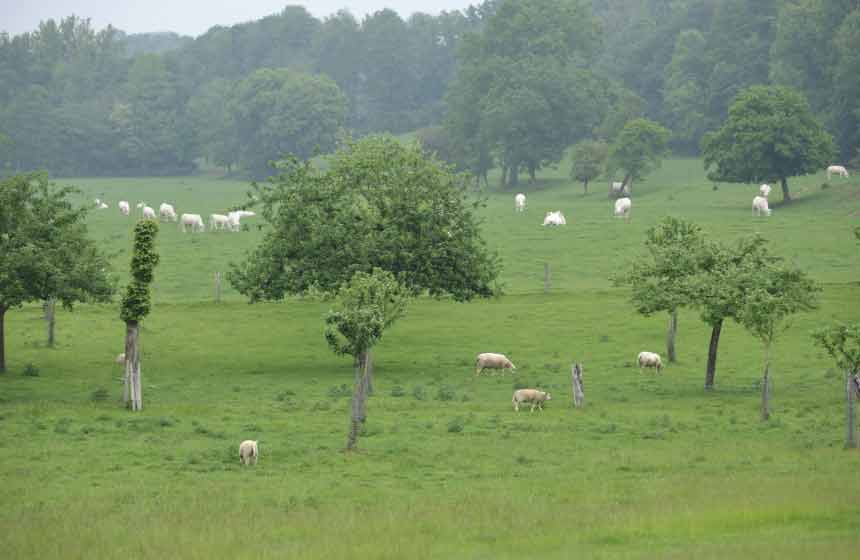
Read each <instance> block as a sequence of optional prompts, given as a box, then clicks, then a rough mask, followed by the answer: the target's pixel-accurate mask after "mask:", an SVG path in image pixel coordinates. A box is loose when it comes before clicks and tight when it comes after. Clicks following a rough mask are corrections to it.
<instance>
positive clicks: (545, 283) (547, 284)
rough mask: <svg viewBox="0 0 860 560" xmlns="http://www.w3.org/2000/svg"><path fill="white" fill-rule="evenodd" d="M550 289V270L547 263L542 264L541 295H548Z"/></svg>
mask: <svg viewBox="0 0 860 560" xmlns="http://www.w3.org/2000/svg"><path fill="white" fill-rule="evenodd" d="M550 287H551V284H550V268H549V263H548V262H545V263H543V293H545V294H548V293H549V289H550Z"/></svg>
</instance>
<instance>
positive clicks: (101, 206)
mask: <svg viewBox="0 0 860 560" xmlns="http://www.w3.org/2000/svg"><path fill="white" fill-rule="evenodd" d="M108 208H110V206H108V205H107V203H106V202H101V203H99V210H107V209H108Z"/></svg>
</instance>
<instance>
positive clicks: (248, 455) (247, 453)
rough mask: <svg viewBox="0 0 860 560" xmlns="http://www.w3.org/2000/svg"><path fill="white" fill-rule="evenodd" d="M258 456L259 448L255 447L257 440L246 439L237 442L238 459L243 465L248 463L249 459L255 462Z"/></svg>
mask: <svg viewBox="0 0 860 560" xmlns="http://www.w3.org/2000/svg"><path fill="white" fill-rule="evenodd" d="M259 457H260V450H259V448H258V447H257V441H256V440H253V439H246V440H245V441H243V442H242V443H240V444H239V460H240V461H241V462H242V464H243V465H250V464H251V461H252V460H253V461H254V464H255V465H256V464H257V459H258V458H259Z"/></svg>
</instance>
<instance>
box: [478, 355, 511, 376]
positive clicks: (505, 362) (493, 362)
mask: <svg viewBox="0 0 860 560" xmlns="http://www.w3.org/2000/svg"><path fill="white" fill-rule="evenodd" d="M485 369H501V370H505V369H512V370H513V369H517V366H515V365H514V364H513V363H512V362H511V361H510V360H509V359H508V358H507V356H505V355H504V354H494V353H492V352H484V353H483V354H478V358H477V359H476V360H475V375H479V374H480V373H481V372H483V371H484V370H485Z"/></svg>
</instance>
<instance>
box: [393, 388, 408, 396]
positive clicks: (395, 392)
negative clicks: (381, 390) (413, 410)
mask: <svg viewBox="0 0 860 560" xmlns="http://www.w3.org/2000/svg"><path fill="white" fill-rule="evenodd" d="M405 395H406V389H404V388H403V387H401V386H400V385H395V386H394V387H392V388H391V396H392V397H403V396H405Z"/></svg>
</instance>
